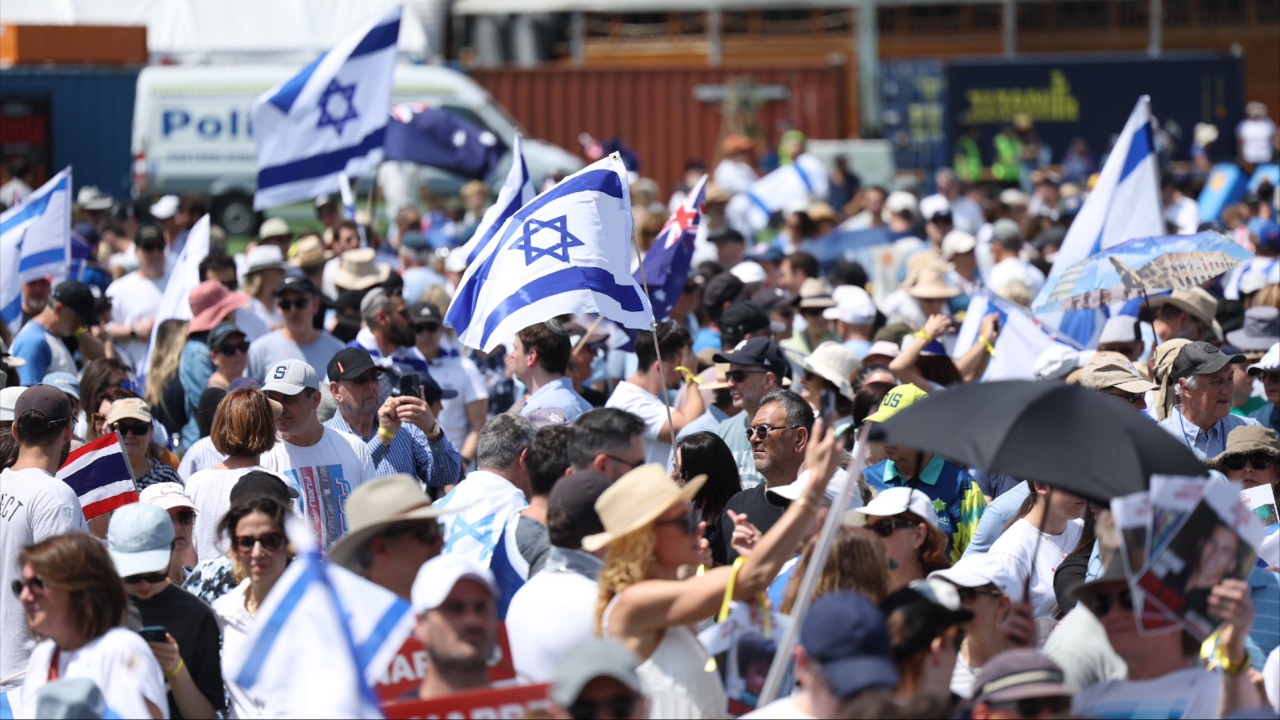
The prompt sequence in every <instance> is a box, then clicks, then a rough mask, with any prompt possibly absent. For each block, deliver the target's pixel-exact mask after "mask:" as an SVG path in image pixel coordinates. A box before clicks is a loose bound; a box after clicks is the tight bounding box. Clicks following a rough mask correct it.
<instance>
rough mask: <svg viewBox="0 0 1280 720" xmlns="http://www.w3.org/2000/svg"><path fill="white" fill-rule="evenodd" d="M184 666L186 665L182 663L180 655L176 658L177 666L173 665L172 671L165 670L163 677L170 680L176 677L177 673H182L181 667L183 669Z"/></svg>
mask: <svg viewBox="0 0 1280 720" xmlns="http://www.w3.org/2000/svg"><path fill="white" fill-rule="evenodd" d="M185 664H186V663H185V662H184V661H183V659H182V656H181V655H179V656H178V664H177V665H174V666H173V669H172V670H165V671H164V676H165V677H166V678H168V679H170V680H172V679H173V678H176V677H178V673H180V672H182V667H183V665H185Z"/></svg>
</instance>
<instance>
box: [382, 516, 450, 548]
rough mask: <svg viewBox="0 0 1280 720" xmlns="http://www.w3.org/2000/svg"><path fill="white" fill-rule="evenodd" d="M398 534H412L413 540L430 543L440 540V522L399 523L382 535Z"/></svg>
mask: <svg viewBox="0 0 1280 720" xmlns="http://www.w3.org/2000/svg"><path fill="white" fill-rule="evenodd" d="M398 535H412V536H413V538H414V539H415V540H417V541H418V542H420V543H422V544H423V545H432V544H435V543H437V542H440V537H441V533H440V523H438V522H436V521H434V520H432V521H428V522H422V523H414V524H412V525H400V526H397V527H393V528H391V529H390V530H388V531H386V532H385V533H383V537H388V538H392V537H396V536H398Z"/></svg>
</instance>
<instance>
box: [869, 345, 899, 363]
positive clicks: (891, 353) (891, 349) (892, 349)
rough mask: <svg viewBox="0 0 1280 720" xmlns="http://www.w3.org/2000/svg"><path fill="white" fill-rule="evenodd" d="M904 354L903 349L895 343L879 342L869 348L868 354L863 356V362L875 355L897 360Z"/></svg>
mask: <svg viewBox="0 0 1280 720" xmlns="http://www.w3.org/2000/svg"><path fill="white" fill-rule="evenodd" d="M901 353H902V347H901V346H900V345H898V343H895V342H889V341H888V340H877V341H875V342H873V343H871V347H869V348H867V354H866V355H863V356H862V359H863V360H866V359H867V358H869V357H872V356H874V355H882V356H884V357H887V358H896V357H898V355H899V354H901Z"/></svg>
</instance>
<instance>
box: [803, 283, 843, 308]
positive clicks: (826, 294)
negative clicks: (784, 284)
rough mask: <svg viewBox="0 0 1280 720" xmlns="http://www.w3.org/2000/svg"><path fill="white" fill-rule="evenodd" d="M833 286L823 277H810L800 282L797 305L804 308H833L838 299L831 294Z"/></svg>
mask: <svg viewBox="0 0 1280 720" xmlns="http://www.w3.org/2000/svg"><path fill="white" fill-rule="evenodd" d="M831 292H832V291H831V286H830V285H828V284H827V282H826V281H825V280H822V279H821V278H808V279H807V280H805V281H804V282H802V283H800V293H799V296H798V297H797V298H796V301H795V302H796V305H798V306H799V307H802V308H833V307H835V306H836V300H835V298H833V297H832V296H831Z"/></svg>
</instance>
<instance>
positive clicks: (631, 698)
mask: <svg viewBox="0 0 1280 720" xmlns="http://www.w3.org/2000/svg"><path fill="white" fill-rule="evenodd" d="M636 699H637V698H636V696H635V695H619V696H617V697H612V698H609V699H608V700H601V701H599V702H591V701H590V700H579V701H578V702H576V703H574V704H572V705H570V706H569V707H568V708H566V709H567V710H568V711H569V714H570V715H572V716H573V717H574V720H593V718H598V717H600V716H601V715H604V711H605V710H606V709H607V710H608V712H609V716H610V717H616V718H625V717H631V713H632V712H634V711H635V708H636Z"/></svg>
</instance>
